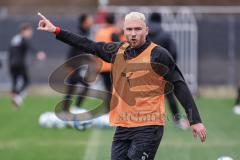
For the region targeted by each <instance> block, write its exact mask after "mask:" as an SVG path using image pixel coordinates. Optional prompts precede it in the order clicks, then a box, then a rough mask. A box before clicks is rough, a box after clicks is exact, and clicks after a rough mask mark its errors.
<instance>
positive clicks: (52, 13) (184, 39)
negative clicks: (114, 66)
mask: <svg viewBox="0 0 240 160" xmlns="http://www.w3.org/2000/svg"><path fill="white" fill-rule="evenodd" d="M9 3H10V2H9ZM19 3H20V2H19ZM29 3H30V2H29ZM49 3H50V2H49ZM85 3H86V5H87V4H88V3H91V5H89V6H90V7H89V8H85V9H81V10H79V11H77V6H78V3H76V5H75V7H73V9H72V10H68V8H70V6H66V10H64V8H63V7H59V6H57V8H56V10H53V9H52V8H46V7H42V8H38V7H30V6H26V8H27V9H26V10H25V11H22V10H20V8H18V7H17V6H18V5H17V4H16V3H15V6H12V7H8V5H9V6H11V5H10V4H5V5H2V7H0V59H1V60H2V63H3V67H2V69H1V70H0V87H1V89H0V90H3V89H4V88H5V89H7V88H8V86H9V77H7V76H6V74H7V60H6V57H7V50H8V46H9V43H10V40H11V38H12V36H14V34H16V33H17V31H18V26H19V24H20V23H22V22H30V23H32V25H33V26H34V28H36V27H37V23H38V20H39V18H38V17H37V14H36V13H37V11H38V10H40V11H42V12H43V13H44V14H45V13H46V16H47V17H48V18H49V19H51V20H52V21H53V22H54V23H55V24H57V25H59V26H61V27H62V28H64V29H67V30H71V31H73V32H77V18H78V16H79V15H80V14H81V13H83V12H88V13H92V14H94V15H96V16H95V17H96V19H97V17H99V13H102V12H114V13H116V16H117V17H118V18H119V19H120V18H122V16H123V15H124V14H125V13H127V12H129V11H140V12H144V13H145V14H146V15H148V14H149V13H151V12H153V11H156V12H161V13H163V22H164V23H163V27H164V28H165V29H166V30H168V31H170V32H171V34H172V36H173V37H174V39H175V40H176V43H177V47H178V51H179V53H178V57H179V62H178V64H179V66H180V68H181V69H182V70H183V72H184V75H185V78H186V79H187V81H188V83H189V84H190V86H191V89H192V91H193V92H197V91H198V89H199V87H204V86H227V87H234V86H236V85H237V82H238V81H239V79H240V75H239V69H240V64H239V62H240V54H239V51H240V46H239V45H238V43H239V41H240V39H239V38H240V30H239V29H238V28H240V14H239V13H240V7H235V6H218V7H217V6H201V7H199V6H184V7H183V6H168V7H165V6H147V7H142V6H99V7H97V4H98V2H96V1H89V2H88V1H86V2H85V1H83V4H85ZM104 3H106V2H104V1H101V4H104ZM0 4H1V3H0ZM53 4H54V3H53ZM64 4H65V3H64ZM35 5H37V4H35ZM4 6H5V7H4ZM91 6H93V7H91ZM82 8H84V5H82ZM96 27H97V26H96ZM96 27H95V29H96ZM32 43H33V44H34V46H35V47H36V48H38V49H40V50H43V51H45V52H46V53H47V56H48V58H47V60H46V61H44V62H38V61H36V60H34V58H33V56H31V57H30V58H29V61H28V63H29V65H30V66H31V67H30V68H29V71H30V75H31V83H32V84H47V83H48V77H49V75H50V74H51V72H52V71H53V70H54V69H55V68H56V67H57V66H58V65H60V64H62V63H63V62H64V60H65V57H66V53H67V51H68V48H69V47H68V46H67V45H66V44H63V43H61V42H59V41H56V40H55V37H54V36H51V35H49V34H48V33H39V32H38V31H35V34H34V37H33V40H32ZM5 89H4V90H5Z"/></svg>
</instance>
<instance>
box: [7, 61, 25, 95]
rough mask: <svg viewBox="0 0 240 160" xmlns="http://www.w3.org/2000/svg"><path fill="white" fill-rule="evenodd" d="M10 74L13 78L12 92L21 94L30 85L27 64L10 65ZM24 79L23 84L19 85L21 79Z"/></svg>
mask: <svg viewBox="0 0 240 160" xmlns="http://www.w3.org/2000/svg"><path fill="white" fill-rule="evenodd" d="M10 76H11V80H12V89H11V91H12V93H15V94H19V93H21V92H22V91H24V90H25V89H26V88H27V86H28V85H29V76H28V71H27V69H26V66H24V65H20V66H10ZM20 79H22V82H23V83H22V85H21V86H17V84H18V82H19V80H20Z"/></svg>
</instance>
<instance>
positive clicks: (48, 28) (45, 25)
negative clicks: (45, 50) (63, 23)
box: [37, 12, 56, 33]
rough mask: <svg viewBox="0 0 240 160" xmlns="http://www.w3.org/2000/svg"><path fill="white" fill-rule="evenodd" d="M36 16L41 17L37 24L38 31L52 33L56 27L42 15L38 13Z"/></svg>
mask: <svg viewBox="0 0 240 160" xmlns="http://www.w3.org/2000/svg"><path fill="white" fill-rule="evenodd" d="M38 15H39V16H40V17H41V20H40V21H39V23H38V28H37V29H38V30H40V31H45V32H51V33H54V32H55V30H56V26H55V25H53V24H52V23H51V22H50V21H49V20H48V19H47V18H46V17H45V16H44V15H42V14H41V13H40V12H38Z"/></svg>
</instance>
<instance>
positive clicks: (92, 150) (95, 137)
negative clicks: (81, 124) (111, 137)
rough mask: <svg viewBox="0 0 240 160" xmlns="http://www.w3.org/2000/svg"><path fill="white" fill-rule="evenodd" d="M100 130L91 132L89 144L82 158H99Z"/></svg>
mask: <svg viewBox="0 0 240 160" xmlns="http://www.w3.org/2000/svg"><path fill="white" fill-rule="evenodd" d="M100 135H101V131H100V130H98V129H97V130H93V131H92V132H91V135H90V138H89V139H88V144H87V146H86V150H85V153H84V156H83V159H82V160H97V154H98V146H99V142H100V139H99V138H100Z"/></svg>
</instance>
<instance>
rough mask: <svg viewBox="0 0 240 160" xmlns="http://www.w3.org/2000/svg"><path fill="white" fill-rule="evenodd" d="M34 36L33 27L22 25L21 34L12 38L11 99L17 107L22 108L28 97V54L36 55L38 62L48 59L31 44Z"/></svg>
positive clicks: (10, 59)
mask: <svg viewBox="0 0 240 160" xmlns="http://www.w3.org/2000/svg"><path fill="white" fill-rule="evenodd" d="M32 36H33V29H32V26H31V25H30V24H29V23H22V24H21V25H20V27H19V33H18V34H16V35H15V36H14V37H13V38H12V40H11V43H10V47H9V56H8V64H9V72H10V77H11V81H12V89H11V97H12V102H13V103H14V105H15V106H16V107H19V106H21V104H22V103H23V98H24V97H25V96H26V89H27V87H28V85H29V74H28V66H27V62H26V57H27V54H28V52H29V51H30V52H33V53H36V58H37V59H38V60H44V59H45V57H46V54H45V53H44V52H43V51H37V50H36V49H35V48H34V47H33V45H32V44H31V43H30V40H31V38H32ZM20 82H21V83H20Z"/></svg>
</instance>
